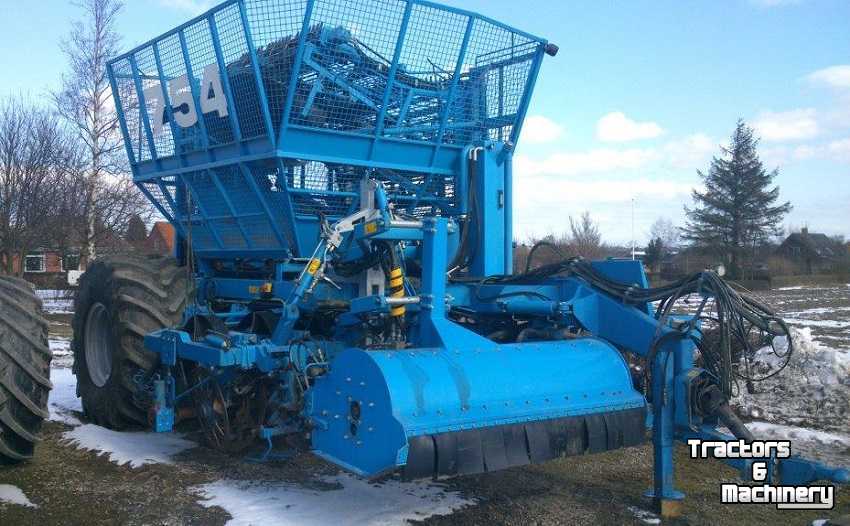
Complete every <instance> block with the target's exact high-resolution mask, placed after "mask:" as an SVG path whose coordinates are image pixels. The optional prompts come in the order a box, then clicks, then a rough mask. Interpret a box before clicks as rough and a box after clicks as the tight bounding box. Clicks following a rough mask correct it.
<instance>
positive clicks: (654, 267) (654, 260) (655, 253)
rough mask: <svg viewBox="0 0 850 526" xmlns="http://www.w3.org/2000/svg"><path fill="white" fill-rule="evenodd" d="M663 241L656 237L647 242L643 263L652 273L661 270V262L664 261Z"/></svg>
mask: <svg viewBox="0 0 850 526" xmlns="http://www.w3.org/2000/svg"><path fill="white" fill-rule="evenodd" d="M665 248H666V247H665V246H664V241H663V240H662V239H661V238H660V237H656V238H654V239H651V240H650V241H649V244H648V245H646V256H645V257H644V263H646V266H648V267H649V269H650V270H651V271H653V272H658V271H659V270H660V268H661V260H662V259H664V249H665Z"/></svg>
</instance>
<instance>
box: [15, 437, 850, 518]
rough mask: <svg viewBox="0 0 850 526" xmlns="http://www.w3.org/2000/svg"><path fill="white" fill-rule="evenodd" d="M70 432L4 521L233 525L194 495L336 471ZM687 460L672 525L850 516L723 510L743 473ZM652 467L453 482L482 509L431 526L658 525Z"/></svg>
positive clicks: (626, 464)
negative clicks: (137, 462)
mask: <svg viewBox="0 0 850 526" xmlns="http://www.w3.org/2000/svg"><path fill="white" fill-rule="evenodd" d="M66 429H68V428H67V426H65V425H64V424H61V423H56V422H48V423H47V424H46V428H45V433H44V434H45V440H44V441H43V442H42V443H41V444H40V447H39V449H38V452H37V455H36V458H35V460H34V461H33V462H30V463H27V464H23V465H20V466H15V467H4V468H2V469H0V484H13V485H15V486H17V487H19V488H21V489H22V490H23V491H24V492H25V493H26V495H27V496H28V497H29V498H30V500H32V502H33V503H35V504H36V505H38V508H37V509H33V508H27V507H22V506H15V505H9V504H0V524H3V525H4V526H5V525H17V524H33V525H38V526H49V525H60V524H80V525H82V524H86V525H100V524H104V525H105V524H128V525H142V524H145V525H147V524H162V525H177V524H204V525H219V524H225V523H226V522H227V521H228V519H229V518H230V516H229V515H228V514H227V512H225V511H224V510H223V509H221V508H218V507H211V508H206V507H203V506H201V505H200V504H199V500H200V499H199V497H198V496H197V495H196V494H194V493H193V492H192V491H191V489H190V488H192V487H194V486H197V485H199V484H204V483H208V482H213V481H216V480H219V479H222V478H227V479H235V480H253V481H258V480H259V481H262V480H268V481H270V482H271V481H280V480H284V481H289V482H293V483H298V484H311V485H316V483H315V482H314V480H315V476H316V475H317V474H324V473H333V472H335V468H333V467H331V466H330V465H328V464H326V463H324V462H323V461H321V460H319V459H317V458H316V457H313V456H312V455H310V454H309V453H306V452H304V453H300V454H298V455H296V456H295V457H294V458H292V459H290V460H286V461H277V462H269V463H266V464H259V465H258V464H254V463H249V462H246V461H245V460H244V457H241V456H240V457H236V456H228V455H223V454H220V453H218V452H214V451H211V450H208V449H206V448H203V447H198V448H195V449H192V450H189V451H186V452H184V453H182V454H180V455H179V456H178V457H177V458H176V462H175V463H174V464H171V465H168V464H151V465H146V466H142V467H140V468H137V469H131V468H129V467H126V466H118V465H116V464H114V463H112V462H110V461H109V460H108V459H106V458H104V457H103V456H98V455H96V454H95V453H92V452H86V451H82V450H79V449H76V448H75V447H74V446H72V445H68V444H67V443H64V442H63V440H62V433H63V432H64V431H65V430H66ZM686 456H687V455H686V453H685V451H684V449H680V450H679V451H678V452H677V460H678V461H679V462H678V470H677V482H678V484H679V487H680V489H682V490H683V491H685V492H686V493H687V495H688V497H687V499H686V500H685V502H684V511H685V518H683V519H681V520H678V521H665V522H664V524H683V525H684V524H688V525H702V524H705V525H750V524H752V525H756V524H792V525H793V524H799V525H805V524H811V523H812V521H813V520H816V519H824V518H835V517H838V516H840V515H844V514H850V490H848V488H846V487H844V488H840V489H839V490H838V491H837V493H836V497H837V502H836V507H835V509H834V510H832V511H830V512H815V511H802V512H789V511H778V510H776V509H775V508H774V507H773V506H766V505H764V506H762V505H721V504H719V495H720V487H719V485H720V483H721V481H722V480H729V479H733V478H734V477H735V472H734V471H733V470H731V469H729V468H727V467H725V466H724V465H723V464H720V463H719V462H716V461H709V460H705V461H688V459H687V458H686ZM651 465H652V452H651V450H650V448H649V447H648V446H643V447H639V448H632V449H627V450H621V451H615V452H610V453H605V454H600V455H593V456H583V457H575V458H570V459H562V460H557V461H553V462H550V463H547V464H542V465H538V466H530V467H525V468H515V469H511V470H506V471H503V472H499V473H493V474H487V475H480V476H472V477H466V478H460V479H456V480H452V481H448V482H447V485H448V487H449V488H452V489H456V490H459V491H460V492H462V493H463V494H464V495H466V496H469V497H472V498H474V499H476V501H477V504H475V505H473V506H469V507H467V508H464V509H461V510H459V511H456V512H455V513H453V514H451V515H448V516H443V517H430V518H428V519H426V520H425V521H424V522H422V524H429V525H431V524H433V525H437V524H440V525H479V524H516V525H526V524H647V523H650V524H651V523H652V522H651V521H652V519H649V522H644V521H643V520H641V519H640V518H639V517H638V516H636V514H635V511H634V509H635V508H637V509H648V508H649V502H648V501H647V500H646V499H645V498H643V497H642V496H641V495H642V493H643V491H644V490H645V489H646V488H648V487H649V484H650V474H651ZM316 489H323V488H321V487H320V486H319V487H316ZM325 489H332V488H330V487H329V488H325ZM630 508H632V509H630Z"/></svg>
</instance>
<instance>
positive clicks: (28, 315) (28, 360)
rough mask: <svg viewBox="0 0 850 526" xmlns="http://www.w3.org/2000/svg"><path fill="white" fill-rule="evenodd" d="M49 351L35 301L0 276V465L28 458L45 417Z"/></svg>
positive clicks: (22, 284) (23, 285)
mask: <svg viewBox="0 0 850 526" xmlns="http://www.w3.org/2000/svg"><path fill="white" fill-rule="evenodd" d="M50 359H51V355H50V348H49V347H48V345H47V321H46V320H45V319H44V318H43V317H42V313H41V300H39V299H38V297H37V296H36V295H35V293H34V292H33V290H32V286H31V285H30V284H29V283H27V282H26V281H24V280H22V279H18V278H12V277H8V276H0V461H2V462H20V461H22V460H28V459H30V458H32V456H33V453H34V451H35V444H36V442H38V440H39V437H38V434H39V432H40V431H41V424H42V422H43V421H44V419H45V418H47V417H48V412H47V399H48V395H49V394H50V389H51V388H52V385H51V384H50Z"/></svg>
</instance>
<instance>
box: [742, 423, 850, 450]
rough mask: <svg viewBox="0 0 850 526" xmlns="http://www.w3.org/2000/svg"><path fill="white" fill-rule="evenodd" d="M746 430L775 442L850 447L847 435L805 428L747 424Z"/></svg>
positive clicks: (849, 439)
mask: <svg viewBox="0 0 850 526" xmlns="http://www.w3.org/2000/svg"><path fill="white" fill-rule="evenodd" d="M747 428H748V429H749V430H750V431H752V432H753V434H755V435H757V436H761V437H770V438H771V439H775V440H791V441H798V440H799V441H801V442H814V443H818V444H822V445H824V446H828V447H842V446H844V447H847V446H850V436H848V435H841V434H838V433H827V432H826V431H817V430H815V429H808V428H805V427H794V426H783V425H779V424H771V423H769V422H748V423H747ZM792 445H793V444H792Z"/></svg>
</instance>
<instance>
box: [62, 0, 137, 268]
mask: <svg viewBox="0 0 850 526" xmlns="http://www.w3.org/2000/svg"><path fill="white" fill-rule="evenodd" d="M77 5H78V6H79V7H80V8H81V9H82V11H83V14H84V18H83V19H82V20H78V21H76V22H74V23H73V25H72V28H71V32H70V34H69V35H68V37H67V39H65V40H64V41H63V42H62V51H63V52H64V53H65V55H66V56H67V58H68V62H69V72H68V74H67V75H65V76H63V78H62V88H61V89H60V90H59V91H57V92H55V93H54V94H53V99H54V102H55V104H56V108H57V111H58V112H59V114H60V115H61V116H62V117H63V118H64V119H65V120H66V121H67V122H68V123H69V124H70V125H71V127H72V129H73V130H74V131H75V132H76V136H77V138H78V140H79V142H80V144H81V147H80V149H79V151H78V152H76V154H75V155H76V160H77V161H78V163H77V169H76V170H75V173H74V174H71V175H72V177H70V178H69V179H68V180H67V181H66V183H68V185H69V186H68V188H67V191H69V192H70V195H73V197H74V199H78V200H79V201H77V203H78V204H79V207H78V209H79V208H81V209H82V210H78V211H80V212H81V214H82V218H83V220H82V221H79V222H78V221H76V220H75V221H73V222H72V223H73V226H74V227H76V229H77V232H78V233H77V235H76V236H75V237H76V238H78V239H79V240H80V242H81V243H83V245H84V249H85V256H86V259H88V260H91V259H94V258H95V257H96V254H95V247H96V245H97V243H98V242H99V241H101V240H103V238H104V236H110V235H115V234H116V233H121V232H123V231H124V230H125V229H126V226H127V222H129V219H130V217H132V216H133V215H136V214H139V215H142V216H143V217H145V216H147V215H149V213H150V208H149V206H148V204H147V202H146V201H145V199H144V198H143V197H142V196H141V194H140V193H139V192H138V191H137V190H136V189H135V188H134V187H133V186H132V184H131V183H130V182H129V180H128V176H127V168H126V159H125V158H124V155H123V152H122V151H121V148H122V144H121V136H120V133H119V131H118V130H119V127H118V115H117V112H116V111H115V107H114V105H113V102H112V90H111V89H110V85H109V80H108V78H107V76H106V64H107V60H108V59H109V58H110V57H114V56H115V55H117V54H118V51H119V42H120V38H119V36H118V33H117V32H116V31H115V23H116V21H117V17H118V14H119V13H120V11H121V9H122V8H123V3H122V2H121V1H120V0H80V2H79V3H78V4H77ZM66 204H68V205H72V204H73V203H66ZM68 213H69V214H71V211H68ZM71 215H73V216H74V217H76V216H77V215H79V214H71Z"/></svg>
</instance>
